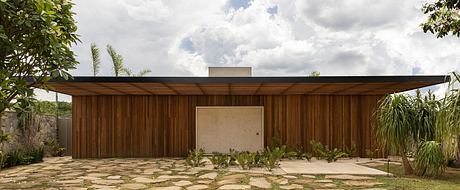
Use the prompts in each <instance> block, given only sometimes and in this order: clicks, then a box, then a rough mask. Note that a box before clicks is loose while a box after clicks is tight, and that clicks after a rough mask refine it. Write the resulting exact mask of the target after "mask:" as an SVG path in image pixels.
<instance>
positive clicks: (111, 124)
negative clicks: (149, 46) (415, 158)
mask: <svg viewBox="0 0 460 190" xmlns="http://www.w3.org/2000/svg"><path fill="white" fill-rule="evenodd" d="M380 98H381V96H352V95H343V96H342V95H286V96H74V97H73V99H72V106H73V108H72V109H73V114H72V117H73V119H72V122H73V123H72V124H73V127H72V128H73V129H72V130H73V136H72V145H73V149H72V156H73V157H74V158H105V157H171V156H172V157H174V156H185V155H187V152H188V150H190V149H193V148H194V147H195V107H196V106H264V112H265V113H264V119H265V121H264V135H265V136H264V139H265V140H264V143H265V145H266V146H269V145H271V144H272V143H273V137H275V136H276V137H279V138H280V139H281V142H282V143H285V144H287V145H291V146H301V147H305V148H306V149H307V150H308V151H311V147H310V143H309V142H310V140H312V139H315V140H318V141H321V142H322V143H324V144H327V145H329V146H330V147H337V148H343V147H349V146H350V145H351V144H352V143H353V142H354V143H356V144H357V147H358V152H357V155H359V156H365V150H366V149H374V148H375V147H376V144H375V143H376V142H375V139H374V137H373V135H372V132H371V123H370V120H371V117H372V113H373V111H374V109H375V107H376V105H377V102H378V100H379V99H380Z"/></svg>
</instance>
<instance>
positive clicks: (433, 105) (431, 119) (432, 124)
mask: <svg viewBox="0 0 460 190" xmlns="http://www.w3.org/2000/svg"><path fill="white" fill-rule="evenodd" d="M440 106H441V103H440V102H439V101H438V100H436V97H435V96H434V94H433V93H432V92H431V91H429V92H428V94H427V95H426V96H424V97H422V95H421V93H420V91H419V90H417V93H416V96H415V98H414V99H413V108H414V116H415V126H414V127H415V128H414V130H413V135H414V137H413V138H414V139H415V140H421V141H431V140H434V139H435V134H436V117H437V113H438V111H439V108H440Z"/></svg>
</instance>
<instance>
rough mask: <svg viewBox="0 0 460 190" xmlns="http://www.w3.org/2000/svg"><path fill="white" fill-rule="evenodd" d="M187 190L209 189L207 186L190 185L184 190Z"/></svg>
mask: <svg viewBox="0 0 460 190" xmlns="http://www.w3.org/2000/svg"><path fill="white" fill-rule="evenodd" d="M186 189H187V190H200V189H209V186H207V185H192V186H190V187H187V188H186Z"/></svg>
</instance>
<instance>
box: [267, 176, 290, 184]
mask: <svg viewBox="0 0 460 190" xmlns="http://www.w3.org/2000/svg"><path fill="white" fill-rule="evenodd" d="M268 179H270V180H271V181H272V182H273V183H276V184H280V185H286V184H288V183H289V180H288V179H286V178H278V177H275V176H269V177H268Z"/></svg>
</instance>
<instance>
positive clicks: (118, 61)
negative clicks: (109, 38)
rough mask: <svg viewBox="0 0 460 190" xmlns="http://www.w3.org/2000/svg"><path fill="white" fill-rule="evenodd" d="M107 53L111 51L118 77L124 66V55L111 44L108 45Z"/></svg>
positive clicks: (115, 72)
mask: <svg viewBox="0 0 460 190" xmlns="http://www.w3.org/2000/svg"><path fill="white" fill-rule="evenodd" d="M107 53H109V55H110V58H111V59H112V63H113V72H114V74H115V76H117V77H118V76H120V74H122V72H123V68H124V67H123V57H122V56H121V55H120V54H118V53H117V52H116V51H115V49H114V48H113V47H112V46H111V45H110V44H108V45H107Z"/></svg>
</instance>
